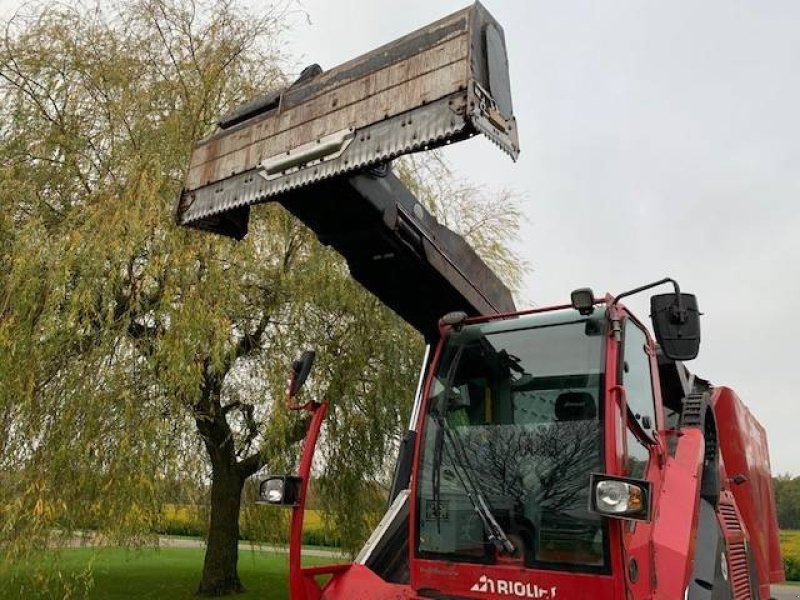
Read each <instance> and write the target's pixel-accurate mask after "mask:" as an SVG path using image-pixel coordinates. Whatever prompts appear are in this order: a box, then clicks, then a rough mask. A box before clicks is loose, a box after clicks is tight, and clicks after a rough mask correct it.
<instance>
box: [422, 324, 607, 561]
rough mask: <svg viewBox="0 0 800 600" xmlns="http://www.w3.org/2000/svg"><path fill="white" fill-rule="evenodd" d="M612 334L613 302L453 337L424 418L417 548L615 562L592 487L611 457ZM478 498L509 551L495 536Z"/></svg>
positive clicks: (475, 556)
mask: <svg viewBox="0 0 800 600" xmlns="http://www.w3.org/2000/svg"><path fill="white" fill-rule="evenodd" d="M604 331H605V311H604V310H596V311H594V313H593V314H592V315H590V316H581V315H578V314H576V313H575V311H573V310H571V309H566V310H561V311H557V312H546V313H539V314H532V315H527V316H524V317H520V318H517V319H510V320H501V321H493V322H484V323H476V324H471V325H466V326H464V327H463V328H461V330H460V331H458V332H453V333H452V334H451V335H450V336H449V338H448V340H447V343H446V345H445V347H444V349H443V351H442V359H441V361H440V363H439V367H438V369H437V372H436V376H435V378H434V379H433V381H432V385H431V390H430V401H429V407H428V413H427V416H426V422H425V426H424V430H425V433H424V441H423V446H422V459H421V463H420V464H421V473H420V479H419V485H418V486H417V502H418V515H419V528H418V536H417V550H418V553H419V556H420V557H424V558H430V559H438V560H442V559H444V560H450V561H469V562H478V563H486V564H491V563H493V562H495V561H496V560H497V559H498V558H501V559H502V560H507V561H508V560H510V561H512V562H513V561H518V562H519V563H520V564H523V565H524V566H526V567H529V568H533V567H536V568H559V567H569V568H570V569H579V570H587V571H594V572H596V571H603V570H606V569H607V567H608V561H607V551H606V545H607V544H606V537H607V536H606V527H605V526H604V523H603V520H602V518H601V517H600V516H599V515H597V514H594V513H591V512H590V511H589V497H588V492H589V489H588V485H587V483H588V481H589V476H590V474H591V473H593V472H597V471H603V463H604V459H603V453H602V428H601V422H602V415H601V409H602V406H603V396H604V387H605V386H604V370H605V361H604V358H605V356H604V355H605V348H604V336H603V333H604ZM478 497H482V499H483V500H484V501H485V503H486V507H487V512H488V514H489V515H491V517H493V518H494V519H495V520H496V521H497V524H498V525H499V527H500V530H501V533H500V534H499V535H501V536H502V535H505V537H507V538H508V539H509V540H510V542H511V544H512V545H513V547H514V550H513V551H512V552H503V551H502V548H500V550H501V551H500V552H498V547H496V545H495V544H494V543H492V542H491V541H490V540H489V539H488V536H487V535H486V534H485V527H484V524H483V520H484V517H482V516H481V514H480V511H479V510H478V509H476V508H475V506H474V502H473V498H475V499H477V498H478ZM503 555H505V556H503Z"/></svg>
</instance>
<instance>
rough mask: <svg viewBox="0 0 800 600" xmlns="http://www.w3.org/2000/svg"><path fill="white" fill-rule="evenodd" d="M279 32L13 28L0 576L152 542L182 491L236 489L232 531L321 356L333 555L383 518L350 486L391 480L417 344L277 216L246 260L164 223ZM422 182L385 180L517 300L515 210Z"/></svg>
mask: <svg viewBox="0 0 800 600" xmlns="http://www.w3.org/2000/svg"><path fill="white" fill-rule="evenodd" d="M284 27H285V11H284V10H283V9H282V8H281V7H276V6H272V7H267V8H260V9H259V13H258V14H253V13H251V12H250V11H248V10H246V9H245V8H243V7H242V6H241V5H238V4H234V3H233V2H231V1H227V0H225V1H220V2H209V3H201V2H193V1H191V0H134V1H133V2H130V3H121V4H119V5H102V6H101V5H99V4H98V5H82V4H74V5H70V4H41V5H27V7H26V8H25V9H24V10H23V12H20V13H18V14H17V15H16V16H15V17H14V18H13V19H12V20H11V21H10V22H9V23H7V24H6V28H5V35H4V37H3V40H2V41H1V42H0V249H1V251H0V381H2V382H3V384H2V386H0V424H2V426H3V430H4V433H5V435H3V436H0V473H1V475H0V478H2V479H0V483H2V485H0V507H2V508H0V548H2V549H1V550H0V553H2V556H3V558H4V559H5V560H14V559H20V558H22V557H24V556H25V555H26V553H28V552H30V551H31V550H32V549H35V548H37V547H42V546H44V545H46V544H52V543H53V538H54V536H61V537H62V539H67V538H69V537H70V536H71V535H73V532H74V530H75V529H79V528H86V527H91V528H93V529H96V530H98V531H101V532H102V533H103V535H105V536H107V537H109V538H111V539H113V540H116V541H118V542H120V543H145V542H148V541H152V537H151V536H150V533H151V532H152V531H153V529H154V528H155V525H156V522H157V520H158V519H159V518H160V517H159V515H160V514H161V511H160V507H161V504H162V502H163V501H164V499H165V490H166V489H167V488H169V486H170V485H172V484H173V483H174V482H175V481H179V480H184V481H185V480H189V481H195V482H197V484H198V487H199V488H206V487H207V486H206V484H209V483H213V485H212V486H211V487H212V490H211V497H212V498H213V497H214V493H215V492H214V487H215V486H222V483H220V482H226V481H229V482H231V486H232V487H231V486H228V487H225V486H223V487H218V489H220V490H223V488H224V490H227V491H224V490H223V491H222V492H220V494H221V496H225V497H233V496H236V500H235V502H234V503H233V504H232V505H231V507H230V511H231V514H234V513H233V511H234V510H235V514H234V516H233V517H231V518H233V519H234V521H235V523H234V525H235V527H238V514H239V500H238V493H239V492H240V491H241V483H243V481H244V480H245V479H246V478H247V477H248V476H250V475H252V474H254V473H256V472H257V471H259V470H260V469H262V467H264V466H265V465H266V466H267V467H268V468H269V469H270V470H273V471H281V470H284V469H287V468H292V467H293V466H294V460H295V456H296V454H297V445H296V443H295V442H296V441H297V440H298V439H300V437H301V435H302V433H303V431H304V430H303V426H304V424H303V423H302V421H300V420H298V419H297V418H295V417H292V416H291V415H289V414H287V412H286V411H285V410H283V407H282V406H281V405H280V403H279V402H276V399H279V398H281V394H282V391H283V387H284V383H285V374H286V372H287V369H288V366H289V365H290V363H291V360H292V359H293V358H294V357H295V355H296V353H297V351H298V350H299V349H302V348H306V347H313V348H315V349H316V350H317V352H318V357H319V360H318V364H317V366H316V369H315V372H314V375H313V378H312V380H311V382H310V386H309V390H308V392H306V393H308V394H310V395H312V396H315V397H319V398H322V397H324V398H327V399H328V400H329V401H330V402H331V404H332V409H331V413H330V417H329V418H328V421H327V424H326V430H325V433H324V439H323V457H322V460H321V461H320V463H319V465H318V469H319V470H320V474H321V476H322V478H323V481H324V482H327V483H326V485H324V486H323V487H324V498H325V499H324V507H325V509H326V511H327V512H328V514H329V515H331V518H330V519H329V523H330V524H331V527H333V528H334V529H336V531H337V535H338V537H340V538H341V539H342V540H343V541H344V543H345V544H346V545H347V547H348V548H355V547H356V546H357V545H358V543H359V542H360V541H362V540H363V539H364V537H365V536H366V534H367V532H368V528H369V526H370V525H371V519H372V518H373V516H374V514H375V513H376V511H377V510H378V509H379V507H380V504H381V502H382V499H381V498H380V494H378V493H364V491H365V490H367V491H369V490H377V489H379V488H378V487H376V486H370V485H366V486H365V482H370V481H373V482H380V483H384V484H385V480H386V476H387V473H389V471H390V469H391V464H390V463H391V461H390V459H389V458H387V457H390V456H391V454H392V449H393V447H394V444H395V443H396V440H397V436H398V435H399V433H400V431H401V430H402V429H403V427H404V426H405V419H406V418H407V414H408V411H409V407H410V402H411V392H412V388H413V385H414V383H415V378H416V371H417V368H418V358H419V356H420V350H421V344H422V342H421V339H420V338H419V337H418V336H417V335H416V334H415V333H414V332H413V331H412V330H411V329H410V328H409V327H408V326H407V325H405V324H404V323H402V322H401V321H400V320H399V319H398V318H397V317H396V316H395V315H394V314H392V313H391V312H390V311H388V309H386V308H385V307H383V306H382V305H381V304H380V302H378V301H377V300H376V299H375V298H374V297H372V296H370V295H369V294H367V293H366V292H364V291H363V290H362V289H361V288H359V287H358V285H357V284H355V283H354V282H353V281H352V280H351V279H350V278H349V276H348V273H347V268H346V266H345V265H344V264H343V262H342V261H341V259H340V258H339V257H338V256H336V255H334V254H333V253H332V252H331V251H330V250H329V249H327V248H325V247H323V246H321V245H320V244H319V243H317V241H316V240H315V239H314V238H313V235H312V234H310V233H309V232H308V231H307V230H306V229H305V228H304V227H303V226H302V225H300V224H298V223H297V222H295V221H294V219H293V218H292V217H291V216H290V215H288V214H287V213H285V212H283V211H282V209H280V208H279V207H276V206H266V207H262V208H260V209H258V210H256V211H254V215H253V218H252V221H251V233H250V234H249V236H248V237H247V239H246V240H245V241H243V242H239V243H236V242H232V241H230V240H227V239H221V238H218V237H214V236H210V235H208V234H202V233H198V232H194V231H187V230H183V229H179V228H177V227H176V226H175V225H174V222H173V215H174V206H175V202H176V199H177V196H178V193H179V191H180V188H181V184H182V182H183V177H184V174H185V169H186V167H187V165H188V156H189V152H190V149H191V146H192V143H193V142H194V141H195V140H196V139H198V138H199V137H201V136H202V135H203V134H205V133H207V132H209V131H210V130H211V129H212V127H213V125H214V122H215V119H216V117H218V116H219V115H220V114H222V113H224V112H226V111H227V110H228V109H230V108H231V107H233V106H235V105H236V104H238V103H240V102H242V101H244V100H246V99H248V98H249V97H251V96H253V95H255V94H257V93H263V92H264V91H266V90H269V89H272V88H274V87H276V86H280V85H284V84H285V82H286V77H285V75H284V73H283V70H282V67H283V66H284V56H283V53H282V51H281V48H282V47H283V45H282V33H283V31H284ZM421 164H423V163H420V162H418V159H417V162H408V163H404V165H405V166H403V167H402V169H404V171H403V173H404V176H405V177H407V178H408V180H409V182H412V178H414V179H413V184H414V185H415V186H416V189H417V193H418V194H419V195H420V196H421V197H422V198H423V199H424V200H425V201H426V202H427V203H428V204H429V205H430V206H431V207H432V208H433V209H434V211H435V212H436V213H437V214H439V215H441V216H442V218H443V219H444V220H445V221H448V222H450V223H451V224H455V225H456V227H455V228H456V229H460V228H463V227H466V229H464V233H465V234H467V236H468V238H469V239H470V240H471V241H472V242H473V243H474V244H475V245H476V247H477V249H478V251H479V252H481V253H483V255H484V256H485V257H486V258H487V260H488V261H489V262H490V263H491V264H492V265H494V266H496V267H498V268H500V270H501V273H502V274H503V275H505V276H506V277H507V279H508V280H509V281H510V282H511V283H512V284H514V283H515V282H518V281H519V277H520V274H521V272H522V269H523V268H524V267H523V265H522V263H521V261H520V260H519V258H518V257H517V256H516V255H515V254H514V253H513V252H512V251H510V250H509V249H508V246H507V241H508V240H509V239H512V238H513V237H514V235H515V233H516V231H517V225H518V218H519V211H518V208H517V205H516V203H515V200H514V199H513V198H511V197H506V198H505V199H504V200H503V201H502V202H500V203H497V204H494V205H492V206H491V210H490V209H489V207H490V204H491V203H489V202H488V201H486V200H481V196H479V195H478V194H476V192H475V190H474V189H472V188H469V186H464V185H458V184H456V183H454V182H453V178H452V177H449V176H447V175H446V166H445V165H443V163H437V164H438V165H439V166H436V167H435V168H436V169H440V170H439V171H436V172H435V173H434V176H431V172H430V171H429V172H428V173H427V174H426V173H425V172H422V173H420V171H421V170H423V169H422V167H421V166H420V165H421ZM445 198H452V199H454V200H455V202H448V201H446V200H445ZM484 198H485V197H484ZM234 480H235V481H234ZM234 484H238V485H239V487H238V490H239V491H237V492H235V493H234V492H231V491H230V490H233V489H234V488H235V485H234ZM226 485H227V484H226ZM214 510H215V508H214V505H213V502H212V511H211V513H212V516H211V533H210V535H211V536H212V538H213V536H214V533H213V531H214V522H215V521H214V519H215V517H214ZM248 512H250V513H251V514H250V516H249V518H252V517H253V514H254V512H253V511H248ZM258 515H259V517H258V518H261V519H266V520H267V522H268V526H265V527H264V529H263V530H264V533H265V535H268V534H269V535H278V534H279V533H280V527H278V526H277V525H275V523H274V520H275V519H276V517H275V516H274V515H273V516H270V515H267V514H266V512H265V511H261V512H259V513H258ZM219 523H222V521H219ZM226 523H227V524H228V525H229V524H230V520H228V521H226ZM223 525H224V524H223ZM228 525H224V526H225V527H227V526H228ZM223 528H224V527H223ZM275 532H278V533H275ZM236 533H238V530H237V531H236V532H233V534H234V535H235V534H236ZM234 539H235V538H234ZM213 546H214V544H213V543H212V540H210V541H209V553H213V552H212V547H213ZM229 549H230V545H229ZM234 553H235V551H234ZM230 558H231V557H230V556H228V557H227V559H230ZM235 558H236V557H235V556H234V557H233V560H234V574H235ZM227 559H226V560H227ZM208 561H209V559H208V556H207V564H206V568H207V571H208V566H209V565H208ZM206 575H208V573H206ZM218 575H219V576H220V577H223V579H224V573H223V574H221V575H220V574H218ZM212 579H213V577H212ZM236 580H237V581H233V582H231V581H224V582H222V583H221V584H220V586H221V587H219V589H216V591H221V592H222V591H229V590H230V589H234V588H235V587H236V584H237V582H238V577H236ZM205 581H206V577H204V582H205ZM231 586H232V587H231ZM201 587H202V586H201ZM212 587H213V586H212ZM212 591H214V590H212Z"/></svg>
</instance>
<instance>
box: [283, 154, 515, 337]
mask: <svg viewBox="0 0 800 600" xmlns="http://www.w3.org/2000/svg"><path fill="white" fill-rule="evenodd" d="M281 203H282V204H283V205H284V206H285V207H286V208H287V209H288V210H289V211H291V212H292V213H293V214H294V215H295V216H297V217H298V218H299V219H300V220H301V221H303V222H304V223H305V224H306V225H308V226H309V227H310V228H311V229H313V230H314V232H315V233H316V234H317V236H318V237H319V239H320V240H321V241H322V242H323V243H325V244H327V245H330V246H332V247H333V248H334V249H336V250H337V251H338V252H339V253H340V254H341V255H342V256H344V257H345V259H347V264H348V266H349V268H350V274H351V275H352V277H353V278H354V279H355V280H357V281H358V282H359V283H361V284H362V285H363V286H364V287H365V288H367V289H368V290H369V291H370V292H372V293H373V294H375V295H376V296H377V297H378V298H379V299H380V300H381V301H382V302H383V303H384V304H386V305H387V306H388V307H389V308H391V309H392V310H394V311H395V312H396V313H397V314H398V315H400V316H401V317H402V318H403V319H404V320H405V321H407V322H408V323H410V324H411V325H412V326H413V327H414V328H416V329H417V330H418V331H420V332H421V333H422V334H423V335H424V336H425V337H426V338H427V339H429V340H431V339H434V338H435V337H436V335H437V325H438V322H439V319H440V318H441V317H442V316H443V315H444V314H446V313H448V312H450V311H454V310H463V311H464V312H466V313H467V314H470V315H481V314H484V315H486V314H497V313H506V312H513V311H514V310H515V307H514V300H513V298H512V296H511V292H510V291H509V290H508V288H507V287H506V286H505V285H504V284H503V282H502V281H500V279H499V278H498V277H497V275H495V273H494V272H493V271H492V270H491V269H490V268H489V267H488V266H487V265H486V264H485V263H484V262H483V260H481V258H480V257H479V256H478V255H477V254H476V253H475V251H474V250H473V249H472V248H471V247H470V245H469V244H467V242H466V241H465V240H464V239H463V238H462V237H461V236H459V235H457V234H455V233H453V232H452V231H450V230H449V229H447V228H446V227H444V226H442V225H441V224H439V223H438V222H437V221H436V219H434V218H433V216H432V215H431V214H430V213H429V212H428V211H427V210H426V209H425V207H423V206H422V204H420V203H419V202H418V201H417V199H416V198H415V197H414V195H413V194H412V193H411V192H410V191H409V190H408V188H406V186H404V185H403V184H402V182H401V181H400V180H399V179H398V178H397V177H395V176H394V175H393V174H392V173H391V172H390V171H388V170H381V171H379V174H375V173H370V172H362V173H359V174H354V175H350V176H346V177H337V178H333V179H330V180H327V181H324V182H320V183H317V184H316V185H313V186H309V187H304V188H299V189H297V190H294V191H292V192H289V193H287V194H285V195H284V196H283V197H282V199H281Z"/></svg>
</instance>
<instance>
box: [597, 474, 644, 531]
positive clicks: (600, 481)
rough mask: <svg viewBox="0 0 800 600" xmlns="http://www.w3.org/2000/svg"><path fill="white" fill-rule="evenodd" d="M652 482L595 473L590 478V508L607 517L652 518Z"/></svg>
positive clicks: (642, 519)
mask: <svg viewBox="0 0 800 600" xmlns="http://www.w3.org/2000/svg"><path fill="white" fill-rule="evenodd" d="M651 490H652V484H651V483H650V482H649V481H646V480H640V479H627V478H624V477H613V476H611V475H602V474H598V473H593V474H592V476H591V478H590V499H591V500H590V504H591V505H590V509H591V510H592V511H593V512H596V513H599V514H601V515H605V516H607V517H616V518H619V519H635V520H641V521H649V520H650V512H651V506H650V501H651Z"/></svg>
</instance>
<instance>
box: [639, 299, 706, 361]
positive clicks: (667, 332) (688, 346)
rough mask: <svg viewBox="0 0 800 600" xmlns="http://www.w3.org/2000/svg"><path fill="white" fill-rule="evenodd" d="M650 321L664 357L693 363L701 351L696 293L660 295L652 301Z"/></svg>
mask: <svg viewBox="0 0 800 600" xmlns="http://www.w3.org/2000/svg"><path fill="white" fill-rule="evenodd" d="M650 318H651V319H652V320H653V330H654V332H655V336H656V340H657V341H658V343H659V345H660V346H661V351H662V352H663V353H664V356H666V357H667V358H669V359H671V360H692V359H693V358H696V357H697V354H698V352H699V351H700V311H699V310H698V308H697V298H695V296H694V294H658V295H656V296H652V297H651V298H650Z"/></svg>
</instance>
